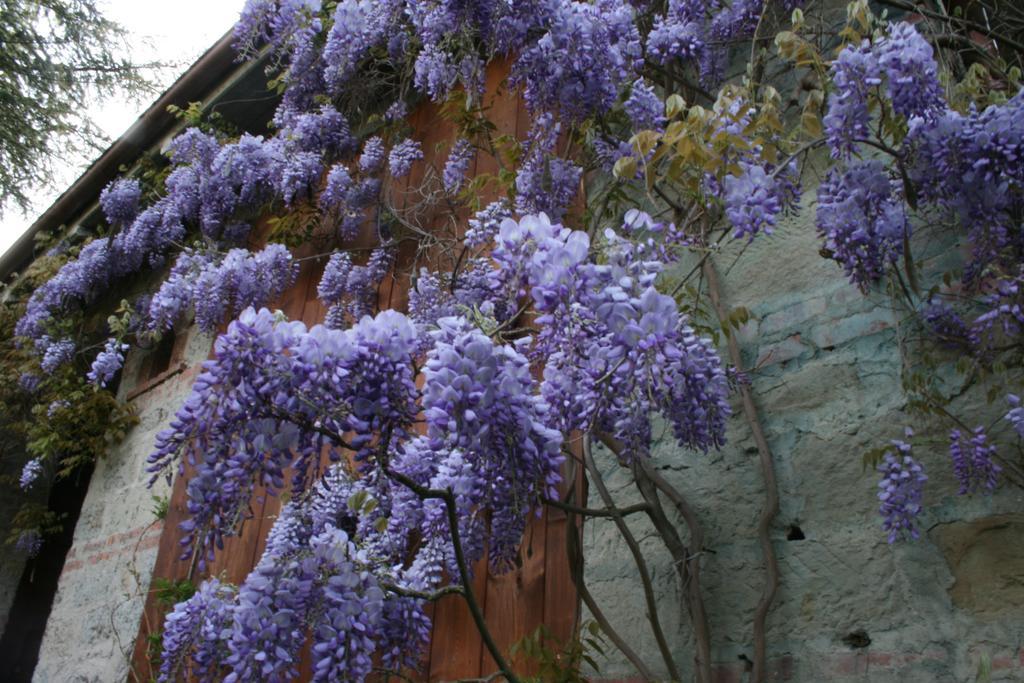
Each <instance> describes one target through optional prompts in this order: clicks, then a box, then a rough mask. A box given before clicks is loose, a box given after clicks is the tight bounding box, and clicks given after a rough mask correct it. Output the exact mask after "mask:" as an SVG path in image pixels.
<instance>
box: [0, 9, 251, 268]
mask: <svg viewBox="0 0 1024 683" xmlns="http://www.w3.org/2000/svg"><path fill="white" fill-rule="evenodd" d="M97 4H98V6H99V8H100V10H101V11H102V12H103V14H104V16H106V17H107V18H108V19H111V20H113V21H116V22H118V23H119V24H121V25H122V26H124V27H125V28H126V29H127V30H128V32H129V34H130V35H131V43H132V58H133V60H134V61H136V62H138V63H147V62H153V61H160V62H165V63H171V64H174V68H171V69H167V70H166V72H165V73H164V74H163V77H162V79H161V83H160V86H161V90H162V89H163V88H165V87H167V86H169V85H170V84H171V83H173V82H174V80H175V79H177V78H178V76H179V75H181V74H182V73H183V72H184V71H185V70H186V69H187V68H188V67H189V66H191V64H192V63H193V62H194V61H195V60H196V59H198V58H199V56H200V55H201V54H202V53H203V52H205V51H206V49H207V48H209V47H210V46H211V45H213V44H214V43H215V42H216V41H217V39H219V38H220V37H221V36H222V35H224V33H226V32H227V30H228V29H230V28H231V26H232V25H233V24H234V22H235V20H236V19H237V18H238V13H239V12H240V11H241V10H242V6H243V5H244V0H170V1H168V0H99V2H98V3H97ZM157 97H158V95H154V96H153V97H152V98H151V99H149V100H146V101H143V102H139V103H134V104H133V103H129V102H121V101H113V100H112V101H108V102H106V103H104V104H103V105H102V106H97V107H92V108H90V112H91V113H92V116H93V120H94V121H96V122H97V123H98V124H99V125H100V127H102V128H103V130H104V131H105V132H106V134H107V136H108V137H109V138H110V139H111V140H112V141H113V140H116V139H117V138H119V137H120V136H121V134H122V133H124V132H125V131H126V130H127V129H128V128H129V127H130V126H131V125H132V124H133V123H134V122H135V120H136V119H137V118H138V117H139V115H141V114H142V112H143V111H145V110H146V109H147V108H148V107H149V105H150V104H152V103H153V102H154V101H155V100H156V98H157ZM91 161H92V159H91V158H83V159H69V160H68V163H67V166H66V167H64V168H61V169H57V174H56V175H57V179H56V182H55V184H54V185H55V187H54V188H53V189H51V190H37V191H35V192H31V191H30V192H29V193H28V194H29V196H31V197H32V199H33V202H34V206H33V207H32V209H30V210H29V211H28V212H27V213H25V214H24V215H23V214H22V213H21V212H20V211H19V210H18V209H17V207H11V208H9V209H8V210H7V212H6V213H5V214H4V215H3V216H2V217H0V253H3V252H5V251H7V248H8V247H10V246H11V245H12V244H13V243H14V241H15V240H16V239H17V238H18V237H19V236H20V235H21V234H22V233H24V232H25V231H26V230H27V229H28V227H29V226H30V225H32V223H33V222H34V221H35V219H36V218H37V217H38V216H39V215H40V214H42V213H43V211H45V210H46V209H47V208H48V207H49V206H50V205H51V204H52V203H53V202H54V201H55V200H56V199H57V197H59V196H60V194H61V192H63V191H64V190H65V189H67V187H69V186H70V185H71V183H73V182H74V181H75V180H76V179H77V178H78V176H80V175H81V174H82V172H83V171H84V170H85V169H86V168H87V167H88V166H89V164H90V162H91Z"/></svg>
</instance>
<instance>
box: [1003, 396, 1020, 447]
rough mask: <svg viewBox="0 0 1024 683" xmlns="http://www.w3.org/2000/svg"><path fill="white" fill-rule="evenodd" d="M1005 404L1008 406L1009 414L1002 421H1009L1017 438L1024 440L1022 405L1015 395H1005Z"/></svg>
mask: <svg viewBox="0 0 1024 683" xmlns="http://www.w3.org/2000/svg"><path fill="white" fill-rule="evenodd" d="M1006 402H1007V403H1009V404H1010V412H1008V413H1006V415H1005V416H1003V419H1004V420H1007V421H1009V423H1010V424H1011V425H1013V429H1014V430H1015V431H1016V432H1017V434H1018V436H1020V437H1021V438H1024V405H1022V402H1021V400H1020V397H1019V396H1017V395H1016V394H1007V395H1006Z"/></svg>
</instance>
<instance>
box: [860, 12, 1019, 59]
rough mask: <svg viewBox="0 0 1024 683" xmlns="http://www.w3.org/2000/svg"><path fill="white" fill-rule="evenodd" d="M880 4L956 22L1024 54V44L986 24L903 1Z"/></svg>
mask: <svg viewBox="0 0 1024 683" xmlns="http://www.w3.org/2000/svg"><path fill="white" fill-rule="evenodd" d="M879 2H880V3H881V4H883V5H888V6H889V7H895V8H897V9H902V10H906V11H908V12H917V13H918V14H923V15H924V16H926V17H930V18H932V19H939V20H940V21H946V22H956V23H958V24H961V25H962V26H965V27H966V28H972V29H974V30H975V31H978V32H979V33H982V34H983V35H985V36H987V37H989V38H993V39H995V40H999V41H1001V42H1003V43H1004V44H1005V45H1009V46H1010V47H1012V48H1014V49H1015V50H1017V51H1018V52H1024V43H1020V42H1017V41H1016V40H1014V39H1013V38H1010V37H1009V36H1007V35H1004V34H1002V33H998V32H996V31H993V30H992V28H991V27H989V26H986V25H985V24H979V23H978V22H976V21H971V20H970V19H966V18H964V17H954V16H950V15H948V14H940V13H938V12H934V11H932V10H929V9H925V8H924V7H919V6H918V5H915V4H913V3H910V2H903V0H879Z"/></svg>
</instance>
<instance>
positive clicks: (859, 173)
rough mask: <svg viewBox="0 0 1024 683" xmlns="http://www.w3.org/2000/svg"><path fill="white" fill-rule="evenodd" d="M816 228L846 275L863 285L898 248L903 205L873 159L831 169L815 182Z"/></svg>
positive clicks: (904, 223) (905, 227)
mask: <svg viewBox="0 0 1024 683" xmlns="http://www.w3.org/2000/svg"><path fill="white" fill-rule="evenodd" d="M817 226H818V233H819V234H820V235H822V236H823V237H824V239H825V248H826V249H828V250H829V252H830V253H831V258H833V259H835V260H836V261H838V262H839V264H840V265H842V266H843V269H844V270H845V271H846V274H847V275H848V276H849V278H850V281H851V282H853V283H854V284H855V285H857V286H858V287H860V288H861V289H862V290H866V289H867V288H868V287H869V286H870V285H871V284H872V283H873V282H875V281H877V280H878V279H880V278H881V277H882V275H884V274H885V270H886V268H887V267H888V266H889V265H890V264H891V263H893V262H894V261H896V260H897V259H898V258H899V257H900V256H901V255H902V253H903V242H904V239H905V238H907V237H909V235H910V223H909V221H908V220H907V215H906V209H905V208H904V205H903V202H902V200H901V198H900V196H899V195H898V193H897V191H896V190H895V189H894V186H893V182H892V180H890V178H889V176H888V174H887V173H886V169H885V166H883V165H882V162H880V161H878V160H876V159H869V160H866V161H859V162H855V163H852V164H850V166H849V167H848V168H847V169H846V171H845V172H844V173H840V172H838V171H836V170H833V171H831V172H830V173H829V175H828V177H826V179H825V181H824V182H823V183H822V184H821V186H820V187H819V188H818V214H817Z"/></svg>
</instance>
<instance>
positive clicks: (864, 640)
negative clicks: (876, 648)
mask: <svg viewBox="0 0 1024 683" xmlns="http://www.w3.org/2000/svg"><path fill="white" fill-rule="evenodd" d="M843 642H844V643H846V644H847V645H849V646H850V647H852V648H853V649H854V650H861V649H863V648H866V647H867V646H868V645H870V644H871V636H869V635H868V632H867V631H865V630H864V629H862V628H859V629H857V630H856V631H850V632H849V633H847V634H846V635H845V636H843Z"/></svg>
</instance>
